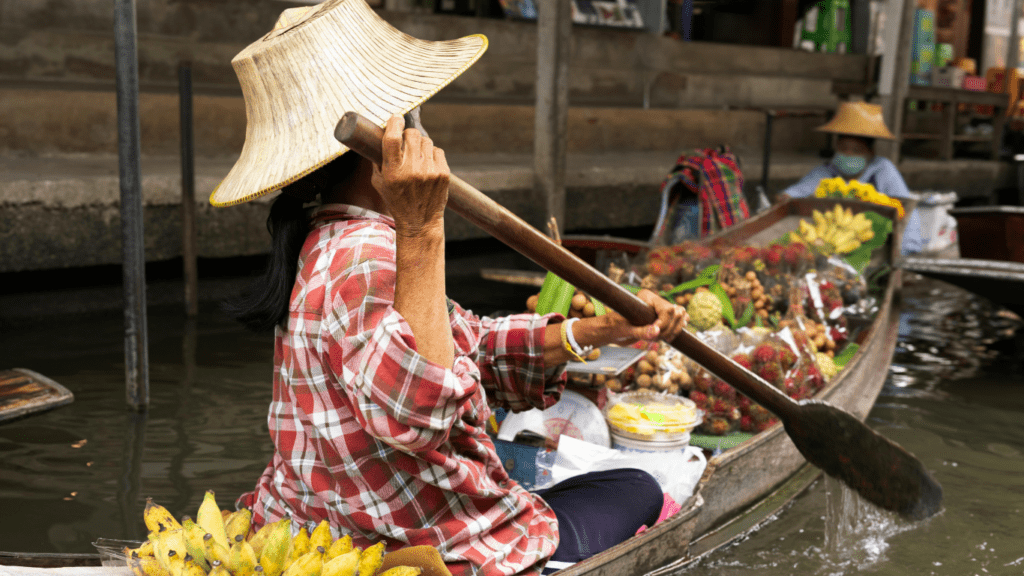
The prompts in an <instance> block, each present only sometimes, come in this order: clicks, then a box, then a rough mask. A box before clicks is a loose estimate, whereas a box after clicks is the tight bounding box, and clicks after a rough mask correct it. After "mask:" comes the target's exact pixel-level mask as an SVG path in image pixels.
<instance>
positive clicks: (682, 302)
mask: <svg viewBox="0 0 1024 576" xmlns="http://www.w3.org/2000/svg"><path fill="white" fill-rule="evenodd" d="M675 300H676V304H678V305H680V306H686V297H685V296H683V295H681V294H680V295H679V296H676V298H675Z"/></svg>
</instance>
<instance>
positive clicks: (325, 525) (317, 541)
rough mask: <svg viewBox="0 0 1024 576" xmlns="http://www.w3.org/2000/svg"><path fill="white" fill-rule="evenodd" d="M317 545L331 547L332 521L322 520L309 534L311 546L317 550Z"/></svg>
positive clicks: (325, 547)
mask: <svg viewBox="0 0 1024 576" xmlns="http://www.w3.org/2000/svg"><path fill="white" fill-rule="evenodd" d="M317 546H323V547H324V550H327V549H328V548H330V547H331V523H330V522H328V521H327V520H321V521H320V523H319V524H317V526H316V528H314V529H313V531H312V532H311V533H310V534H309V547H310V548H312V549H313V550H316V547H317Z"/></svg>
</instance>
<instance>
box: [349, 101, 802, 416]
mask: <svg viewBox="0 0 1024 576" xmlns="http://www.w3.org/2000/svg"><path fill="white" fill-rule="evenodd" d="M334 137H335V138H337V139H338V141H339V142H341V143H342V144H344V145H345V146H348V147H349V148H350V149H352V150H354V151H355V152H356V153H358V154H360V155H361V156H364V157H366V158H368V159H370V160H372V161H373V162H375V163H376V164H377V165H378V166H379V165H380V164H382V162H383V152H382V149H381V140H383V139H384V130H383V129H382V128H381V127H380V126H377V125H376V124H374V123H373V122H372V121H370V120H368V119H367V118H366V117H364V116H362V115H361V114H359V113H356V112H347V113H346V114H345V115H344V116H343V117H342V118H341V120H340V121H339V122H338V125H337V127H336V128H335V130H334ZM448 208H451V209H452V211H453V212H455V213H456V214H458V215H460V216H462V217H463V218H465V219H466V220H469V221H470V222H472V223H473V224H475V225H476V226H477V227H479V228H480V229H482V230H484V231H485V232H487V233H488V234H490V235H491V236H493V237H495V238H497V239H498V240H500V241H501V242H503V243H504V244H505V245H507V246H509V247H511V248H512V249H514V250H516V251H517V252H519V253H520V254H522V255H524V256H526V257H527V258H529V259H530V260H533V261H534V262H536V263H537V264H539V265H540V266H541V267H543V268H544V269H545V270H550V271H551V272H554V273H555V274H557V275H558V276H560V277H561V278H564V279H565V280H566V281H568V282H569V283H570V284H572V285H574V286H578V287H579V288H582V289H583V290H585V291H586V292H588V293H589V294H590V295H591V296H593V297H595V298H597V299H598V300H600V301H601V302H602V303H604V304H605V305H607V306H609V307H611V308H612V309H613V310H615V311H616V312H618V313H619V314H622V316H623V317H624V318H626V320H628V321H629V322H630V323H631V324H633V325H635V326H645V325H647V324H652V323H653V322H655V321H656V320H657V314H656V313H655V311H654V308H653V307H652V306H650V305H649V304H647V303H646V302H644V301H643V300H641V299H640V298H638V297H637V296H636V295H635V294H633V293H632V292H630V291H629V290H626V289H625V288H623V287H622V286H619V285H618V284H616V283H615V282H613V281H612V280H611V278H608V277H607V276H605V275H604V274H602V273H600V272H598V271H597V270H595V269H594V268H593V267H592V266H590V265H589V264H587V263H586V262H585V261H583V260H582V259H580V258H579V257H578V256H576V255H575V254H573V253H572V252H569V251H568V250H566V249H565V248H563V247H562V246H561V245H559V244H556V243H555V242H554V241H553V240H551V239H550V238H548V237H547V236H545V235H544V234H541V233H540V231H538V230H537V229H536V228H534V227H533V226H530V225H529V224H527V223H526V222H525V221H524V220H522V219H521V218H519V217H518V216H516V215H515V214H513V213H512V212H510V211H509V210H508V209H506V208H505V207H504V206H502V205H500V204H498V203H497V202H495V201H494V200H493V199H491V198H490V197H488V196H487V195H486V194H484V193H483V192H480V191H479V190H477V189H476V188H474V187H472V186H470V185H469V184H467V183H466V182H465V181H464V180H462V179H461V178H459V177H458V176H455V175H454V174H452V175H451V177H450V180H449V187H448ZM670 344H672V346H674V347H675V348H677V349H678V350H680V351H681V352H683V353H684V354H686V355H687V356H689V357H691V358H693V360H694V361H696V362H697V363H698V364H700V365H701V366H704V367H705V368H707V369H708V370H710V371H711V372H712V373H713V374H715V375H716V376H718V377H719V378H721V379H722V380H724V381H725V382H728V383H729V384H730V385H732V386H733V387H735V388H736V389H738V390H739V391H740V392H742V393H743V394H746V395H747V396H749V397H750V399H751V400H754V401H755V402H757V403H759V404H761V405H762V406H764V407H765V408H766V409H767V410H769V411H771V412H772V413H774V414H775V415H777V416H779V417H780V418H783V419H786V418H787V417H789V416H790V415H791V414H792V411H793V410H795V409H796V408H797V404H796V403H795V402H794V401H793V400H792V399H791V398H790V397H788V396H786V395H785V394H783V393H782V392H781V391H779V390H778V389H776V388H775V387H773V386H772V385H771V384H769V383H768V382H767V381H765V380H764V379H762V378H760V377H758V376H757V375H755V374H753V373H751V372H750V371H748V370H746V369H744V368H743V367H742V366H740V365H739V364H737V363H735V362H733V361H732V359H730V358H728V357H726V356H724V355H722V354H721V353H720V352H718V351H717V350H715V349H714V348H712V347H710V346H708V345H707V344H705V343H704V342H703V341H701V340H700V339H699V338H697V337H696V336H694V335H693V334H691V333H689V332H686V331H683V332H682V333H681V334H680V335H679V336H678V337H676V338H675V340H673V341H672V342H671V343H670Z"/></svg>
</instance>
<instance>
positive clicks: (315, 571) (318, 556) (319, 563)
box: [284, 546, 327, 576]
mask: <svg viewBox="0 0 1024 576" xmlns="http://www.w3.org/2000/svg"><path fill="white" fill-rule="evenodd" d="M326 552H327V551H326V550H324V547H323V546H319V547H317V548H315V549H313V550H310V551H309V552H307V553H305V554H303V555H302V556H299V557H298V558H297V559H296V560H295V562H292V565H291V566H289V567H288V569H287V570H285V571H284V576H320V572H321V570H322V569H323V566H324V554H325V553H326Z"/></svg>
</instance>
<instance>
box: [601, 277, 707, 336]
mask: <svg viewBox="0 0 1024 576" xmlns="http://www.w3.org/2000/svg"><path fill="white" fill-rule="evenodd" d="M637 296H638V297H639V298H640V299H641V300H643V301H644V302H646V303H648V304H650V305H651V306H653V307H654V311H655V312H656V313H657V314H658V319H657V320H656V321H655V322H654V323H653V324H649V325H647V326H634V325H632V324H630V323H629V321H628V320H626V319H625V318H623V317H622V316H621V315H620V314H618V313H617V312H614V311H609V312H608V314H606V316H607V317H608V319H607V321H608V322H609V324H608V325H607V327H606V329H605V331H604V334H603V336H604V337H605V338H607V342H605V343H606V344H607V343H615V344H632V343H633V342H636V341H637V340H655V339H658V338H661V339H662V340H665V341H666V342H671V341H672V340H674V339H675V337H676V336H678V335H679V333H680V332H681V331H683V330H684V329H685V328H686V323H687V322H689V320H690V316H689V315H688V314H687V313H686V309H685V308H683V307H682V306H679V305H677V304H673V303H671V302H669V301H668V300H665V299H664V298H662V297H661V296H659V295H658V294H655V293H654V292H652V291H650V290H641V291H640V292H639V293H638V294H637Z"/></svg>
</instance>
